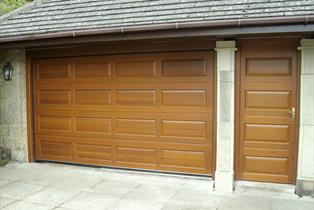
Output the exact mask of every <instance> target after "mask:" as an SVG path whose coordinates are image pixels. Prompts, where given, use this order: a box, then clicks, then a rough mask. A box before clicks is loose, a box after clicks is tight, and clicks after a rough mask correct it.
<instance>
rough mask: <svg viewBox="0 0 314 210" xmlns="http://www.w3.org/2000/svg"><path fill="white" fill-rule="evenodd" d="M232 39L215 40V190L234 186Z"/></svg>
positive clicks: (233, 74)
mask: <svg viewBox="0 0 314 210" xmlns="http://www.w3.org/2000/svg"><path fill="white" fill-rule="evenodd" d="M235 51H236V48H235V41H217V42H216V52H217V158H216V159H217V160H216V172H215V190H216V191H219V192H232V191H233V188H234V110H235V101H234V96H235V83H234V78H235Z"/></svg>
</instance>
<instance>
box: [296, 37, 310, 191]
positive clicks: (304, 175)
mask: <svg viewBox="0 0 314 210" xmlns="http://www.w3.org/2000/svg"><path fill="white" fill-rule="evenodd" d="M299 49H300V50H301V85H300V128H299V152H298V155H299V157H298V172H297V186H296V193H297V194H298V195H300V196H302V195H312V196H314V192H313V191H314V39H303V40H301V47H299Z"/></svg>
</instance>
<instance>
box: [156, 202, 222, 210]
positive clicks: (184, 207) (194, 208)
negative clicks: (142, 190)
mask: <svg viewBox="0 0 314 210" xmlns="http://www.w3.org/2000/svg"><path fill="white" fill-rule="evenodd" d="M162 210H218V208H216V207H210V206H201V205H199V204H197V203H195V204H190V203H185V204H178V203H167V205H166V206H165V207H163V208H162Z"/></svg>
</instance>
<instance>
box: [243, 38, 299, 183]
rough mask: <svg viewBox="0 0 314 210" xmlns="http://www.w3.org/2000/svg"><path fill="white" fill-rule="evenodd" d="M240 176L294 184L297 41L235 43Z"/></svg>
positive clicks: (245, 178)
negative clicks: (236, 53) (237, 69)
mask: <svg viewBox="0 0 314 210" xmlns="http://www.w3.org/2000/svg"><path fill="white" fill-rule="evenodd" d="M239 44H240V46H239V50H240V87H239V91H240V93H239V97H240V100H239V104H240V107H239V108H240V113H239V121H238V122H239V123H240V125H239V129H240V130H239V142H238V153H237V154H238V178H239V179H242V180H253V181H266V182H278V183H293V182H294V181H295V165H296V148H297V138H296V136H297V135H296V124H297V120H298V118H297V116H298V113H297V110H298V107H297V102H298V95H297V78H298V73H297V69H298V68H297V66H298V64H297V45H298V40H278V39H276V40H267V41H266V40H264V41H261V40H255V41H253V40H246V41H240V42H239Z"/></svg>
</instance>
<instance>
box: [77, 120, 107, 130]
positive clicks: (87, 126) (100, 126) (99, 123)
mask: <svg viewBox="0 0 314 210" xmlns="http://www.w3.org/2000/svg"><path fill="white" fill-rule="evenodd" d="M75 127H76V131H78V132H90V133H111V119H108V118H101V117H76V121H75Z"/></svg>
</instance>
